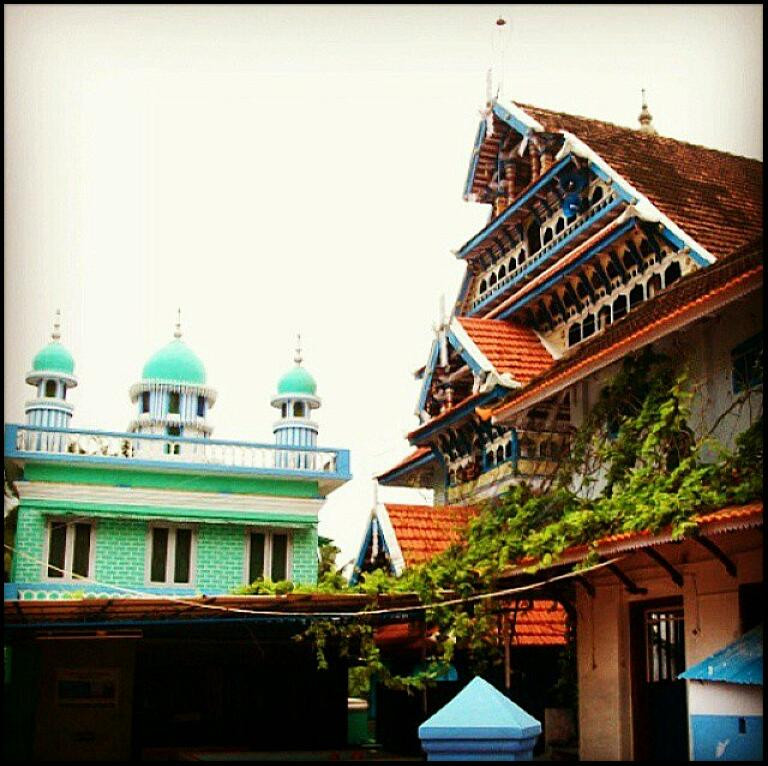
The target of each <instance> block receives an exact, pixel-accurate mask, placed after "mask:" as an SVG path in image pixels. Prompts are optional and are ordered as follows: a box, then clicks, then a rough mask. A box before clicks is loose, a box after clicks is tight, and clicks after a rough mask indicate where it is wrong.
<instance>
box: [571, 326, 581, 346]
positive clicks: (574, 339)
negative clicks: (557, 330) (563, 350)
mask: <svg viewBox="0 0 768 766" xmlns="http://www.w3.org/2000/svg"><path fill="white" fill-rule="evenodd" d="M580 340H581V325H580V324H579V323H578V322H576V323H575V324H572V325H571V326H570V327H569V328H568V345H569V346H575V345H576V344H577V343H578V342H579V341H580Z"/></svg>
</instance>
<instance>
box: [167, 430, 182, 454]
mask: <svg viewBox="0 0 768 766" xmlns="http://www.w3.org/2000/svg"><path fill="white" fill-rule="evenodd" d="M165 430H166V433H167V434H168V436H181V426H168V428H166V429H165ZM180 448H181V445H180V444H166V445H165V454H166V455H178V454H179V450H180Z"/></svg>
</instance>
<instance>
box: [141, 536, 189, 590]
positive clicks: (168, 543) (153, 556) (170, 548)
mask: <svg viewBox="0 0 768 766" xmlns="http://www.w3.org/2000/svg"><path fill="white" fill-rule="evenodd" d="M194 555H195V534H194V530H193V529H192V528H191V527H170V526H168V527H165V526H155V525H153V526H151V527H150V528H149V546H148V551H147V579H148V581H149V583H150V584H152V585H189V584H191V583H192V578H193V574H194Z"/></svg>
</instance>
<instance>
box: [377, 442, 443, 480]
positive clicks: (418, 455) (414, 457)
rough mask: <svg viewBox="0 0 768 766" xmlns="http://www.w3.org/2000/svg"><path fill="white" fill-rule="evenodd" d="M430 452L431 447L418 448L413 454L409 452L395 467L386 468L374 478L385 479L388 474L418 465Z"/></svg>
mask: <svg viewBox="0 0 768 766" xmlns="http://www.w3.org/2000/svg"><path fill="white" fill-rule="evenodd" d="M431 452H432V448H431V447H418V448H417V449H415V450H414V451H413V452H411V454H410V455H407V456H406V457H404V458H403V459H402V460H401V461H400V462H399V463H397V465H393V466H392V467H391V468H388V469H387V470H386V471H384V472H382V473H380V474H379V475H378V476H377V477H376V478H377V479H386V478H387V477H388V476H389V475H390V474H393V473H396V472H400V471H402V470H403V469H405V468H408V467H409V466H412V465H414V464H415V463H418V461H419V460H421V459H422V458H424V457H426V456H427V455H429V454H430V453H431Z"/></svg>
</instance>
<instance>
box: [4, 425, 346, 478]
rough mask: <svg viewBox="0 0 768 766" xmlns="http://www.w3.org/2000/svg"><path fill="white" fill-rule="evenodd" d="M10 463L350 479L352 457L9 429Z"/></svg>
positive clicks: (313, 450)
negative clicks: (43, 458)
mask: <svg viewBox="0 0 768 766" xmlns="http://www.w3.org/2000/svg"><path fill="white" fill-rule="evenodd" d="M5 453H6V457H12V456H13V455H14V454H18V455H20V454H22V453H45V454H48V455H61V456H67V457H71V456H75V457H83V458H87V457H96V458H100V459H101V458H109V459H113V460H115V461H119V462H122V461H126V462H128V461H163V462H169V463H190V464H198V465H201V466H206V465H207V466H223V467H230V466H231V467H235V468H246V469H253V470H255V471H258V470H281V471H282V470H288V471H310V472H317V473H324V474H346V473H347V472H348V467H349V452H348V451H347V450H340V449H323V448H317V447H315V448H313V447H285V446H279V447H278V446H276V445H273V444H255V443H248V442H230V441H221V440H212V439H184V438H183V437H173V436H163V435H154V434H135V433H112V432H106V431H83V430H70V429H52V428H41V427H35V426H23V425H14V424H11V425H6V439H5Z"/></svg>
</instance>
